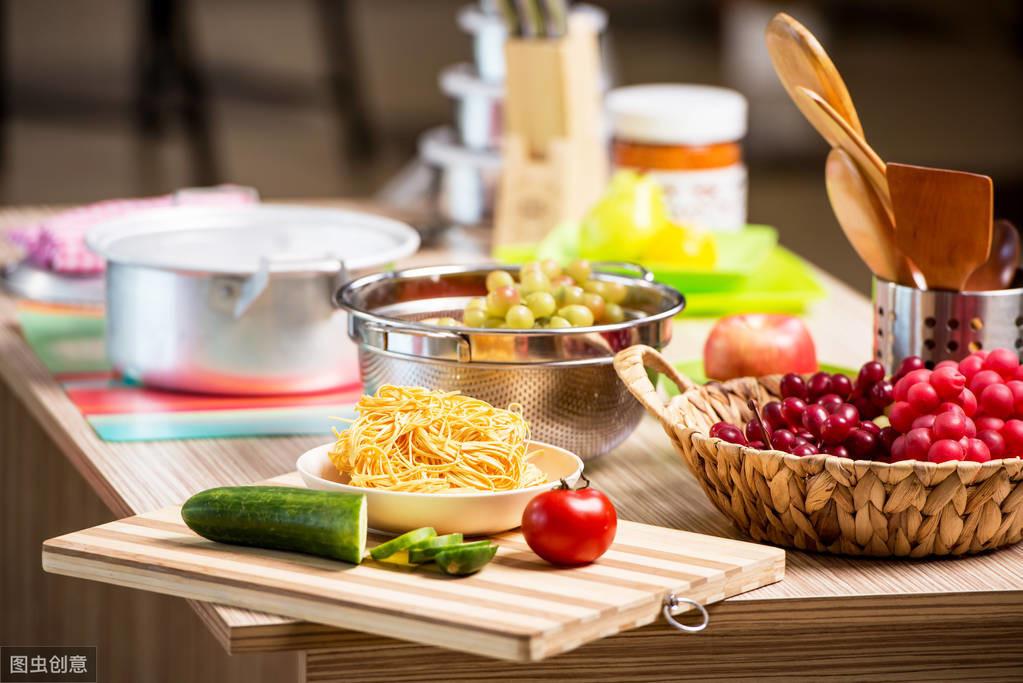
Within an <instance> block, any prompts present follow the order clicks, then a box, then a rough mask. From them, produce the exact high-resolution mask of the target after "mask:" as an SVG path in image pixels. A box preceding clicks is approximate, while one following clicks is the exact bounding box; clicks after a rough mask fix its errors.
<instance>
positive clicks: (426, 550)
mask: <svg viewBox="0 0 1023 683" xmlns="http://www.w3.org/2000/svg"><path fill="white" fill-rule="evenodd" d="M461 542H462V534H444V535H443V536H434V537H433V538H429V539H427V540H425V541H420V542H419V543H416V544H415V545H414V546H412V547H411V548H409V549H408V561H409V562H410V563H412V564H422V563H423V562H431V561H433V557H434V555H436V554H437V553H439V552H440V551H441V550H443V549H444V548H446V547H448V546H452V545H458V544H460V543H461Z"/></svg>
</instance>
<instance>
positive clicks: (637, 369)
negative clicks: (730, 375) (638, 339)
mask: <svg viewBox="0 0 1023 683" xmlns="http://www.w3.org/2000/svg"><path fill="white" fill-rule="evenodd" d="M614 366H615V372H617V373H618V377H620V378H621V380H622V382H624V383H625V386H626V388H627V389H628V390H629V393H631V394H632V395H633V396H635V397H636V399H637V400H638V401H639V402H640V403H642V404H643V406H644V407H645V408H646V409H647V411H648V412H649V413H650V414H652V415H655V416H657V417H658V418H659V419H660V420H661V422H664V423H666V422H667V420H668V415H667V412H666V411H665V407H664V403H663V402H662V401H661V397H660V395H659V394H658V393H657V387H655V386H654V383H653V382H652V381H651V380H650V375H648V374H647V371H646V369H647V368H651V369H653V370H657V371H658V372H661V373H664V374H665V375H667V376H668V378H669V379H671V381H672V382H674V383H675V386H677V387H678V388H679V390H680V391H683V392H685V391H689V390H690V389H695V388H696V384H694V383H693V380H691V379H689V378H688V377H686V376H685V375H683V374H682V373H681V372H679V371H678V370H676V369H675V366H673V365H672V364H671V363H669V362H668V360H667V359H666V358H665V357H664V356H662V355H661V354H660V353H658V352H657V350H656V349H653V348H651V347H649V346H643V345H642V344H636V345H635V346H630V347H629V348H627V349H623V350H622V351H619V352H618V353H617V354H616V355H615V359H614Z"/></svg>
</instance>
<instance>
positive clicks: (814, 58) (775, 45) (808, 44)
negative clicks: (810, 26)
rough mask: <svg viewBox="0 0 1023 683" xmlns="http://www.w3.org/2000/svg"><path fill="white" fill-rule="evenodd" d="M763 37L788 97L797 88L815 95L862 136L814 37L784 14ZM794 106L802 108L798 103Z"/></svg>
mask: <svg viewBox="0 0 1023 683" xmlns="http://www.w3.org/2000/svg"><path fill="white" fill-rule="evenodd" d="M765 37H766V39H767V53H768V55H770V57H771V63H772V64H773V65H774V71H775V73H777V74H778V78H779V79H780V80H781V84H782V85H783V86H784V87H785V90H787V91H788V93H789V96H790V97H791V98H792V99H793V100H795V99H796V95H795V90H796V88H798V87H804V88H807V89H808V90H811V91H813V92H815V93H818V94H819V95H820V96H821V97H823V98H824V100H826V101H827V102H828V104H830V105H831V106H832V107H834V109H835V111H837V112H838V113H839V115H840V116H841V117H842V118H843V119H845V121H846V122H847V123H848V124H849V126H850V127H851V128H852V129H853V130H855V131H856V132H857V133H859V134H860V135H863V126H862V125H861V124H860V118H859V116H858V115H857V114H856V109H855V108H854V107H853V103H852V97H851V96H850V95H849V90H848V88H846V87H845V81H843V80H842V76H841V75H839V73H838V69H836V68H835V64H834V62H832V61H831V58H830V57H828V53H827V52H825V51H824V48H823V47H821V44H820V43H819V42H818V41H817V38H815V37H814V35H813V34H812V33H810V32H809V31H808V30H807V29H806V27H805V26H803V25H802V24H800V23H799V22H798V21H796V20H795V19H793V18H792V17H790V16H789V15H787V14H785V13H784V12H779V13H778V14H776V15H775V16H774V19H772V20H771V23H769V24H768V25H767V32H766V36H765ZM796 105H797V106H799V107H800V109H802V105H800V103H799V101H798V100H797V101H796ZM804 115H807V114H806V112H804ZM807 117H808V118H809V116H808V115H807Z"/></svg>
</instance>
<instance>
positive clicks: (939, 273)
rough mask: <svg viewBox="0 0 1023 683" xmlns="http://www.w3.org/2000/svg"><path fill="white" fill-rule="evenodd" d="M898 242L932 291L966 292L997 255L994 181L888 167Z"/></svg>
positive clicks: (959, 173) (973, 175) (936, 170)
mask: <svg viewBox="0 0 1023 683" xmlns="http://www.w3.org/2000/svg"><path fill="white" fill-rule="evenodd" d="M887 176H888V185H889V187H890V188H891V198H892V208H893V210H894V216H895V244H896V245H898V247H899V249H901V250H902V252H903V253H904V254H906V256H908V257H909V258H910V259H912V260H913V263H914V264H916V266H917V268H919V269H920V272H921V273H923V276H924V279H925V280H926V281H927V286H928V288H931V289H947V290H951V291H962V290H963V289H964V288H965V287H966V282H967V280H968V279H969V278H970V275H972V274H973V271H975V270H976V269H977V268H978V267H979V266H980V265H981V264H983V263H984V262H985V261H987V258H988V255H989V254H990V253H991V214H992V211H993V204H994V197H993V194H994V190H993V187H992V183H991V178H989V177H987V176H984V175H978V174H976V173H964V172H962V171H948V170H945V169H940V168H926V167H923V166H910V165H908V164H888V167H887Z"/></svg>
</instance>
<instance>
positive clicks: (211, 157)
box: [136, 0, 219, 185]
mask: <svg viewBox="0 0 1023 683" xmlns="http://www.w3.org/2000/svg"><path fill="white" fill-rule="evenodd" d="M142 5H143V6H142V30H141V31H140V32H139V33H140V37H139V46H138V53H139V54H138V64H139V72H138V82H137V85H136V87H137V91H136V116H137V121H138V126H139V129H140V131H141V132H142V133H143V134H145V135H154V136H155V135H160V134H162V132H163V130H164V123H165V114H166V111H165V110H166V109H167V108H168V104H170V107H173V97H172V96H173V94H174V90H175V88H176V87H177V88H179V89H180V97H181V105H180V112H179V115H180V116H181V121H182V124H183V125H184V128H185V135H186V144H187V145H188V147H189V152H190V155H191V159H192V176H193V181H192V182H194V183H195V184H196V185H213V184H215V183H217V182H218V178H219V173H218V171H217V159H216V154H215V152H214V145H213V142H214V141H213V136H212V133H211V130H210V128H211V127H210V116H209V108H208V100H207V96H206V85H205V83H204V81H203V79H202V75H201V74H200V72H199V68H198V66H197V65H196V60H195V57H194V51H193V49H192V44H191V40H190V34H189V23H188V22H189V14H188V12H189V3H188V2H187V0H144V1H143V3H142Z"/></svg>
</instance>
